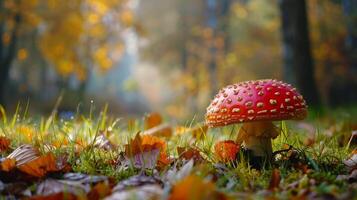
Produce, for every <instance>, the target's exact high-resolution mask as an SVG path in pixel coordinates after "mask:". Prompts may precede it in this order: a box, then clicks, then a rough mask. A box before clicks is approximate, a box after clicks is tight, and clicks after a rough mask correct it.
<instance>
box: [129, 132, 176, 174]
mask: <svg viewBox="0 0 357 200" xmlns="http://www.w3.org/2000/svg"><path fill="white" fill-rule="evenodd" d="M156 153H159V154H158V157H156ZM125 154H126V156H127V157H128V158H134V159H136V160H138V159H139V160H138V161H139V162H138V163H145V162H142V161H141V158H144V157H152V159H149V160H148V159H146V161H150V160H153V159H154V160H156V158H157V159H158V160H157V164H158V165H159V167H163V166H166V165H168V164H169V163H170V162H171V161H170V159H169V158H168V156H167V154H166V143H165V141H164V140H162V139H160V138H159V137H156V136H151V135H144V136H142V137H141V136H140V134H139V133H137V134H136V136H135V138H134V139H132V140H130V142H129V144H127V145H125ZM143 154H145V156H143ZM155 157H156V158H155ZM135 163H136V161H135ZM149 165H150V166H152V164H150V163H149Z"/></svg>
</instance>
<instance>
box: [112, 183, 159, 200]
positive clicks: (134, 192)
mask: <svg viewBox="0 0 357 200" xmlns="http://www.w3.org/2000/svg"><path fill="white" fill-rule="evenodd" d="M163 194H164V191H163V189H162V188H161V187H160V186H159V185H156V184H150V185H143V186H138V187H134V188H130V189H127V190H121V191H117V192H113V193H112V194H111V195H110V196H108V197H106V198H105V200H118V199H120V200H132V199H140V200H156V199H162V196H163Z"/></svg>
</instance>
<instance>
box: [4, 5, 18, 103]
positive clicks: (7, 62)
mask: <svg viewBox="0 0 357 200" xmlns="http://www.w3.org/2000/svg"><path fill="white" fill-rule="evenodd" d="M2 3H3V2H2V1H0V7H1V10H2V9H3V8H2V6H3V5H2ZM14 21H15V25H14V28H13V30H12V32H11V36H10V42H9V43H6V44H5V43H4V41H3V40H2V38H3V34H4V31H5V21H1V22H0V104H1V105H3V106H5V105H4V104H5V99H4V95H5V84H6V82H7V80H8V77H9V72H10V67H11V64H12V61H13V60H14V58H15V54H16V42H17V34H18V28H19V23H20V15H19V14H16V15H15V16H14ZM5 48H6V49H5Z"/></svg>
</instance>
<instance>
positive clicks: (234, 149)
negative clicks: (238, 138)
mask: <svg viewBox="0 0 357 200" xmlns="http://www.w3.org/2000/svg"><path fill="white" fill-rule="evenodd" d="M239 149H240V147H239V145H238V144H236V143H235V142H234V141H233V140H224V141H220V142H217V143H216V144H215V145H214V151H215V155H216V156H217V158H218V160H219V161H221V162H230V161H233V160H235V159H236V156H237V153H238V152H239Z"/></svg>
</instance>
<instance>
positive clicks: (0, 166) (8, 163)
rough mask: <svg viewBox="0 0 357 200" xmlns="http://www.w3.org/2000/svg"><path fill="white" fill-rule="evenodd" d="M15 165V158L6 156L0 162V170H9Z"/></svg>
mask: <svg viewBox="0 0 357 200" xmlns="http://www.w3.org/2000/svg"><path fill="white" fill-rule="evenodd" d="M15 167H16V160H15V159H13V158H6V159H5V160H3V161H2V162H1V163H0V170H1V171H5V172H9V171H11V170H12V169H14V168H15Z"/></svg>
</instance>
